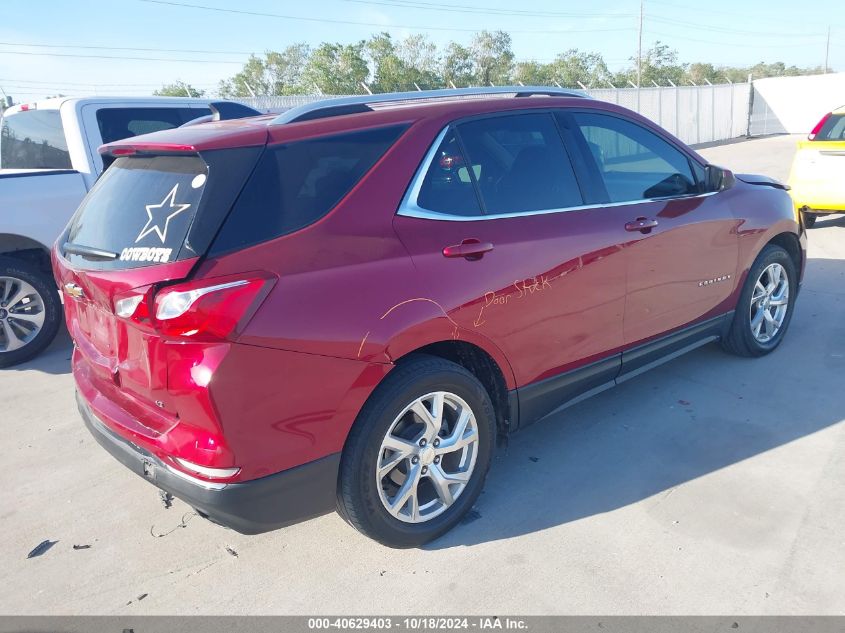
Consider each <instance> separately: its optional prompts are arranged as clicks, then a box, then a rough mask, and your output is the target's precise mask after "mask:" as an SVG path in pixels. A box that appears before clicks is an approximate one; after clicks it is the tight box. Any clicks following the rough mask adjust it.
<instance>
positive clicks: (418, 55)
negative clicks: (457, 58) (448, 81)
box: [396, 35, 443, 90]
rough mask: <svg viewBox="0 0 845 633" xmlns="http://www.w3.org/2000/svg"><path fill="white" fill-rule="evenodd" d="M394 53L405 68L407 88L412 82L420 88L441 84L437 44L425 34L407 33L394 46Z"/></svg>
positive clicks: (410, 86)
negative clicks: (406, 35)
mask: <svg viewBox="0 0 845 633" xmlns="http://www.w3.org/2000/svg"><path fill="white" fill-rule="evenodd" d="M396 54H397V55H398V57H399V59H400V61H401V62H402V64H403V66H404V68H405V72H406V77H405V79H406V83H405V85H406V87H407V89H408V90H410V89H411V88H413V87H414V84H416V85H418V86H419V87H420V88H436V87H440V86H441V85H442V84H443V78H442V77H441V76H440V72H439V66H440V55H439V53H438V51H437V45H436V44H435V43H434V42H432V41H431V40H430V39H429V38H428V37H427V36H425V35H409V36H408V37H406V38H405V39H404V40H402V41H401V42H400V43H399V45H398V46H397V47H396Z"/></svg>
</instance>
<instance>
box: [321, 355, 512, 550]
mask: <svg viewBox="0 0 845 633" xmlns="http://www.w3.org/2000/svg"><path fill="white" fill-rule="evenodd" d="M495 430H496V427H495V415H494V412H493V405H492V403H491V401H490V397H489V395H488V394H487V391H486V390H485V389H484V387H483V386H482V384H481V383H480V382H479V381H478V379H477V378H476V377H475V376H473V375H472V374H471V373H470V372H469V371H467V370H466V369H464V368H463V367H461V366H460V365H457V364H455V363H452V362H449V361H447V360H444V359H441V358H437V357H434V356H427V355H419V356H416V357H411V358H408V359H407V360H406V361H405V362H403V363H402V364H401V365H399V366H398V367H397V368H396V369H394V370H393V371H392V372H391V373H390V374H389V375H388V376H387V377H386V378H385V380H384V382H383V383H382V384H381V385H380V386H379V387H378V388H377V389H376V391H375V392H374V393H373V395H372V396H371V397H370V399H369V400H368V402H367V404H366V405H365V406H364V408H363V409H362V410H361V413H360V414H359V415H358V419H357V420H356V421H355V424H354V425H353V427H352V431H351V432H350V434H349V438H348V439H347V441H346V446H345V447H344V450H343V456H342V458H341V464H340V480H339V482H338V497H337V502H338V512H339V513H340V515H341V516H342V517H343V518H344V519H345V520H346V521H347V522H348V523H350V524H351V525H352V526H353V527H354V528H356V529H357V530H358V531H360V532H362V533H363V534H365V535H367V536H369V537H370V538H372V539H374V540H376V541H378V542H380V543H382V544H384V545H387V546H389V547H418V546H420V545H423V544H424V543H427V542H428V541H431V540H433V539H435V538H437V537H438V536H441V535H442V534H445V533H446V532H447V531H449V530H450V529H452V528H453V527H454V526H455V525H456V524H457V523H458V522H459V521H460V520H461V518H462V517H463V516H464V514H466V513H467V512H468V511H469V510H470V509H471V508H472V505H473V504H474V503H475V501H476V500H477V499H478V495H479V494H481V490H482V488H483V486H484V480H485V478H486V475H487V471H488V469H489V467H490V462H491V459H492V455H493V445H494V440H495Z"/></svg>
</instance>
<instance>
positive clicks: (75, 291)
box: [65, 282, 85, 299]
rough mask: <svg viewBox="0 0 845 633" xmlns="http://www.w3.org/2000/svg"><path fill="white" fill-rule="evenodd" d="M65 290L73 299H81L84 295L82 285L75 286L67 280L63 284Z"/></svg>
mask: <svg viewBox="0 0 845 633" xmlns="http://www.w3.org/2000/svg"><path fill="white" fill-rule="evenodd" d="M65 292H66V293H68V294H69V295H70V296H71V297H73V298H74V299H81V298H82V297H83V296H84V295H85V291H84V290H83V289H82V287H81V286H77V285H76V284H75V283H73V282H68V283H66V284H65Z"/></svg>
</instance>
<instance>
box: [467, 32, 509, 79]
mask: <svg viewBox="0 0 845 633" xmlns="http://www.w3.org/2000/svg"><path fill="white" fill-rule="evenodd" d="M470 50H471V51H472V61H473V74H474V80H475V82H476V83H478V84H480V85H482V86H489V85H490V84H491V83H492V84H494V85H496V86H502V85H505V84H509V83H510V82H511V72H512V70H513V60H514V55H513V50H512V48H511V36H510V35H509V34H508V33H505V32H504V31H492V32H491V31H481V32H480V33H478V34H476V35H475V37H473V38H472V44H471V45H470Z"/></svg>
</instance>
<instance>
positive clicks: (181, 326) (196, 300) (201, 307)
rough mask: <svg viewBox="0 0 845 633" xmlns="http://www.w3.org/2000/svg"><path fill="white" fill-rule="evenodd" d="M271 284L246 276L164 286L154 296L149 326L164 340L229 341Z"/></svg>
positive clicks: (266, 279)
mask: <svg viewBox="0 0 845 633" xmlns="http://www.w3.org/2000/svg"><path fill="white" fill-rule="evenodd" d="M273 283H275V278H274V277H273V276H271V275H269V274H266V273H258V274H256V273H250V274H248V275H244V276H237V277H218V278H216V279H202V280H198V281H191V282H188V283H183V284H178V285H175V286H167V287H166V288H163V289H162V290H160V291H159V292H158V293H157V294H156V296H155V314H154V315H153V325H154V327H155V329H156V330H157V331H159V332H160V333H161V334H164V335H166V336H182V337H190V338H191V339H193V340H205V341H208V340H221V339H229V338H232V336H234V335H235V334H237V332H238V330H239V326H241V325H243V324H244V323H246V321H248V320H249V319H250V318H251V317H252V315H253V314H254V313H255V310H257V309H258V306H259V305H260V304H261V302H262V301H263V300H264V298H265V297H266V296H267V293H268V292H269V291H270V289H271V288H272V286H273Z"/></svg>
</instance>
